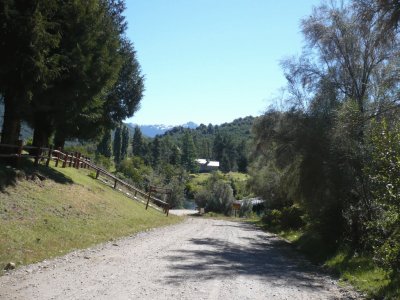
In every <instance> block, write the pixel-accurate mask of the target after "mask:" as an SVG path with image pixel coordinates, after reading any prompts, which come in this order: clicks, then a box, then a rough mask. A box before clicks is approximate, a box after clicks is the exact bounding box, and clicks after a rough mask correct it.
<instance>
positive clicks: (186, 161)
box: [181, 132, 197, 173]
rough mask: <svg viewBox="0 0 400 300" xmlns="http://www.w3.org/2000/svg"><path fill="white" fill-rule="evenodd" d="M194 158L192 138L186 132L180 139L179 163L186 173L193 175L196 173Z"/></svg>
mask: <svg viewBox="0 0 400 300" xmlns="http://www.w3.org/2000/svg"><path fill="white" fill-rule="evenodd" d="M196 156H197V155H196V149H195V147H194V142H193V137H192V135H191V134H190V133H189V132H186V133H185V135H184V136H183V138H182V156H181V163H182V166H184V168H185V169H186V170H187V171H188V172H191V173H194V172H195V171H196V167H197V166H196V163H195V159H196Z"/></svg>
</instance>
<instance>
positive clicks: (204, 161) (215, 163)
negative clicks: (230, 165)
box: [195, 158, 219, 168]
mask: <svg viewBox="0 0 400 300" xmlns="http://www.w3.org/2000/svg"><path fill="white" fill-rule="evenodd" d="M195 161H196V162H197V163H198V164H200V165H202V166H203V165H204V166H207V167H216V168H219V161H212V160H207V159H204V158H197V159H195Z"/></svg>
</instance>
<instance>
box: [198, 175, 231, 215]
mask: <svg viewBox="0 0 400 300" xmlns="http://www.w3.org/2000/svg"><path fill="white" fill-rule="evenodd" d="M194 199H195V202H196V204H197V206H198V207H204V208H205V210H206V212H209V211H212V212H216V213H223V214H225V215H229V214H230V212H231V210H232V203H233V200H234V197H233V190H232V187H231V186H230V184H229V183H227V182H225V181H224V180H223V177H222V176H221V175H220V174H219V173H214V174H213V175H212V176H210V177H209V178H208V180H207V183H206V185H205V186H204V187H203V188H202V189H201V190H200V191H199V192H197V193H196V194H195V197H194Z"/></svg>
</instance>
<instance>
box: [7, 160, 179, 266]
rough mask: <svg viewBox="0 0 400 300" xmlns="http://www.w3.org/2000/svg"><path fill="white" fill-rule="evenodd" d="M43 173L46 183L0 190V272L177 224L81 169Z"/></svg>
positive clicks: (18, 182)
mask: <svg viewBox="0 0 400 300" xmlns="http://www.w3.org/2000/svg"><path fill="white" fill-rule="evenodd" d="M46 172H47V173H46V176H48V177H50V178H49V179H47V180H44V181H40V180H39V179H36V180H25V179H22V180H21V179H18V180H14V181H13V182H12V184H9V185H7V186H6V187H4V189H3V191H2V192H0V228H1V231H0V270H2V269H3V268H4V266H5V265H6V264H7V263H8V262H11V261H12V262H15V263H16V264H17V265H22V264H29V263H33V262H37V261H41V260H43V259H46V258H49V257H54V256H58V255H61V254H64V253H67V252H69V251H71V250H73V249H78V248H86V247H88V246H91V245H94V244H97V243H101V242H105V241H108V240H111V239H115V238H119V237H123V236H127V235H131V234H134V233H136V232H139V231H143V230H147V229H150V228H154V227H158V226H165V225H169V224H174V223H177V222H179V221H181V220H182V218H181V217H177V216H172V215H170V216H169V217H166V216H165V215H164V214H162V213H160V212H158V211H156V210H154V209H149V210H145V209H144V206H143V205H142V204H140V203H138V202H136V201H134V200H131V199H129V198H127V197H125V196H124V195H123V194H122V193H119V192H117V191H114V190H113V189H111V188H109V187H107V186H105V185H103V184H102V183H101V182H99V181H97V180H94V179H92V178H91V177H90V176H89V174H90V172H88V171H87V170H79V171H78V170H75V169H73V168H65V169H62V168H57V169H55V168H52V169H49V170H47V171H46ZM41 173H43V172H41ZM51 178H53V179H56V180H52V179H51Z"/></svg>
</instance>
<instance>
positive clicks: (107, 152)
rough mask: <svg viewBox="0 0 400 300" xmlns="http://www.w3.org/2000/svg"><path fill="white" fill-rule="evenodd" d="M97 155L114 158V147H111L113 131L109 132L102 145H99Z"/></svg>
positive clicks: (105, 134) (102, 140) (106, 133)
mask: <svg viewBox="0 0 400 300" xmlns="http://www.w3.org/2000/svg"><path fill="white" fill-rule="evenodd" d="M96 153H97V154H101V155H103V156H105V157H107V158H110V157H111V156H112V147H111V131H110V130H107V131H106V132H105V133H104V135H103V138H102V139H101V141H100V143H99V144H98V145H97V150H96Z"/></svg>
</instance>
